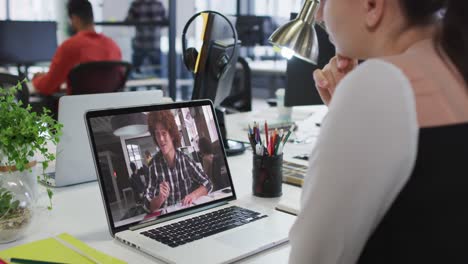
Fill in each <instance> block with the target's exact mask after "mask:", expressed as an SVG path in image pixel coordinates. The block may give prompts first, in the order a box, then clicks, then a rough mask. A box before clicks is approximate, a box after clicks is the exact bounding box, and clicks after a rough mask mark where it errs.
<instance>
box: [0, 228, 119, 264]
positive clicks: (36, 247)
mask: <svg viewBox="0 0 468 264" xmlns="http://www.w3.org/2000/svg"><path fill="white" fill-rule="evenodd" d="M57 237H58V238H59V239H61V240H62V241H65V242H66V243H68V244H70V245H72V246H73V247H75V248H77V249H79V250H80V251H81V252H82V253H84V254H86V255H88V256H89V257H91V258H92V259H94V260H96V261H92V260H90V259H89V258H87V257H84V256H82V255H80V254H79V253H77V252H76V251H74V250H72V249H70V248H69V247H67V246H65V245H63V244H62V243H60V242H59V241H57V240H56V239H54V238H46V239H43V240H38V241H34V242H31V243H27V244H24V245H19V246H16V247H12V248H9V249H5V250H3V251H0V258H1V259H5V260H9V259H11V258H22V259H31V260H39V261H50V262H61V263H83V264H87V263H90V264H93V263H96V262H97V263H101V264H107V263H113V264H114V263H115V264H123V263H126V262H124V261H122V260H119V259H116V258H114V257H111V256H109V255H107V254H104V253H102V252H100V251H97V250H96V249H94V248H92V247H90V246H88V245H86V244H85V243H83V242H82V241H80V240H78V239H76V238H74V237H73V236H71V235H69V234H67V233H63V234H60V235H58V236H57Z"/></svg>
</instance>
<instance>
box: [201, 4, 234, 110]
mask: <svg viewBox="0 0 468 264" xmlns="http://www.w3.org/2000/svg"><path fill="white" fill-rule="evenodd" d="M230 20H232V19H230ZM231 23H235V21H231ZM204 32H205V34H204V35H203V45H202V47H201V50H200V53H199V55H198V56H199V58H198V62H197V63H198V65H197V67H196V69H197V70H196V73H195V81H194V88H193V93H192V100H196V99H210V100H211V101H213V104H214V106H215V107H217V106H219V105H220V104H221V102H222V101H223V100H224V99H225V98H226V97H227V96H229V94H230V92H231V88H232V81H233V79H234V74H235V71H236V63H237V58H238V50H239V49H238V48H237V49H234V46H235V45H236V44H235V43H234V38H233V36H232V30H231V29H230V27H229V25H228V23H227V21H225V20H224V19H223V18H222V17H221V16H219V15H215V14H213V13H210V14H209V15H208V18H207V22H206V27H205V31H204ZM233 53H234V54H233ZM223 56H224V58H223Z"/></svg>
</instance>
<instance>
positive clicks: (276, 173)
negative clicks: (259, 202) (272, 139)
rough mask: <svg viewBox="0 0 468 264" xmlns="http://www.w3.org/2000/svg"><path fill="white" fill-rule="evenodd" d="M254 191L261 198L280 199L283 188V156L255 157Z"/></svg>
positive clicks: (253, 169) (253, 172)
mask: <svg viewBox="0 0 468 264" xmlns="http://www.w3.org/2000/svg"><path fill="white" fill-rule="evenodd" d="M252 176H253V179H252V191H253V194H254V195H255V196H259V197H280V196H281V195H282V194H283V192H282V186H283V154H280V155H276V156H259V155H253V168H252Z"/></svg>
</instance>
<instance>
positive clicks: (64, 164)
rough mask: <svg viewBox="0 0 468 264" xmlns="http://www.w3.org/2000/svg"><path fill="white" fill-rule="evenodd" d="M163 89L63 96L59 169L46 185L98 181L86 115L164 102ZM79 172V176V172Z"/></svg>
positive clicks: (51, 170)
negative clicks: (87, 112)
mask: <svg viewBox="0 0 468 264" xmlns="http://www.w3.org/2000/svg"><path fill="white" fill-rule="evenodd" d="M162 98H163V93H162V91H161V90H151V91H136V92H119V93H100V94H86V95H68V96H62V97H60V101H59V112H58V121H59V122H60V123H61V124H63V128H62V136H61V137H60V141H59V143H58V144H57V149H56V161H55V170H54V166H53V165H54V164H51V166H50V167H49V168H50V169H48V170H47V171H46V174H47V176H48V177H44V178H43V179H41V182H42V183H43V184H46V185H49V186H53V187H61V186H67V185H72V184H78V183H84V182H89V181H95V180H96V179H97V178H96V170H95V168H94V164H93V159H92V156H91V149H90V147H89V143H88V137H87V133H86V127H85V123H84V122H83V116H84V115H85V113H86V111H88V110H90V109H99V108H109V107H123V106H131V105H142V104H153V103H159V102H161V100H162ZM78 172H79V173H78Z"/></svg>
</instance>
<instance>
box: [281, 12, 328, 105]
mask: <svg viewBox="0 0 468 264" xmlns="http://www.w3.org/2000/svg"><path fill="white" fill-rule="evenodd" d="M296 16H297V14H291V19H294V18H295V17H296ZM314 27H315V31H316V32H317V39H318V44H319V57H318V65H313V64H311V63H308V62H306V61H303V60H301V59H298V58H296V57H292V58H291V59H290V60H289V61H288V64H287V68H286V94H285V97H284V104H285V105H286V106H299V105H314V104H323V101H322V99H321V98H320V95H319V94H318V92H317V90H316V89H315V81H314V78H313V75H312V73H313V72H314V70H316V69H322V68H323V67H325V65H327V64H328V62H329V61H330V59H331V58H333V56H335V46H334V45H333V44H332V43H331V42H330V40H329V37H328V34H327V32H326V31H325V30H323V29H322V28H321V27H320V26H318V25H315V26H314Z"/></svg>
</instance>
